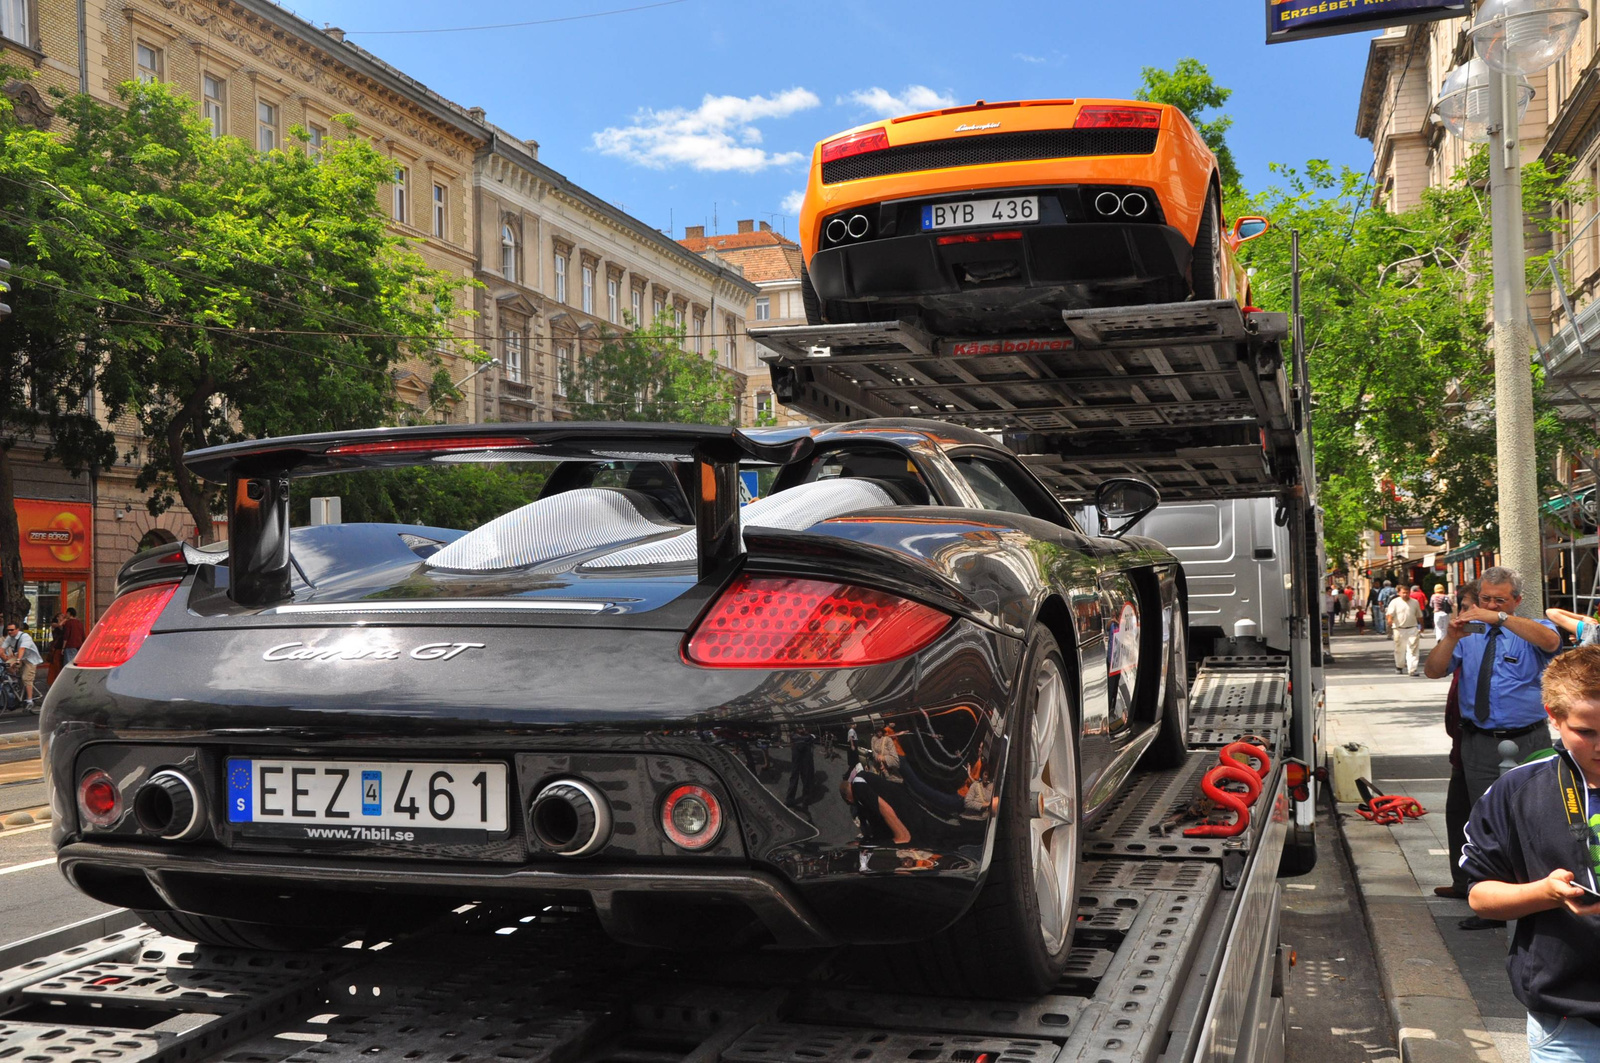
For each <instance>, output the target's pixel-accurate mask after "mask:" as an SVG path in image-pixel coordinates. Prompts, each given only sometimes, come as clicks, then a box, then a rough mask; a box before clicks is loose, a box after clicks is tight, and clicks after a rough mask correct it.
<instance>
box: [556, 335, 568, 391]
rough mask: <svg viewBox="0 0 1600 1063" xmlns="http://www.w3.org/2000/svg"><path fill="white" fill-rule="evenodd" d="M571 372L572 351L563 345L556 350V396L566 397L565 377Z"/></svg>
mask: <svg viewBox="0 0 1600 1063" xmlns="http://www.w3.org/2000/svg"><path fill="white" fill-rule="evenodd" d="M571 372H572V351H571V350H569V349H568V348H567V347H566V346H565V345H562V346H560V347H557V348H556V394H557V395H560V396H562V397H563V398H565V397H566V394H567V375H568V374H569V373H571Z"/></svg>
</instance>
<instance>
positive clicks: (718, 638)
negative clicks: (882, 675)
mask: <svg viewBox="0 0 1600 1063" xmlns="http://www.w3.org/2000/svg"><path fill="white" fill-rule="evenodd" d="M950 620H951V618H950V617H949V616H948V615H947V614H945V613H941V612H939V610H937V609H932V608H929V607H928V606H926V605H922V604H921V603H919V602H913V601H908V600H906V599H905V598H898V597H896V596H894V595H892V594H885V593H884V592H883V591H875V590H870V589H868V588H866V587H854V586H851V585H849V584H846V583H828V582H825V581H823V580H810V579H786V578H782V577H770V576H740V577H739V578H738V579H737V580H735V581H734V582H733V585H732V586H730V587H729V588H728V589H727V590H725V591H723V592H722V597H720V598H718V599H717V601H716V604H715V605H713V606H712V607H711V611H710V612H709V613H707V614H706V617H705V619H704V620H702V621H700V626H699V627H698V628H696V629H695V632H694V635H693V636H692V637H691V638H690V639H689V644H688V646H686V647H685V648H684V656H685V657H687V658H688V660H689V661H690V662H692V663H694V664H702V665H706V666H707V667H711V668H819V667H820V668H845V667H850V666H853V665H863V664H880V663H882V662H884V661H892V660H895V659H896V658H899V657H904V656H905V655H906V654H908V653H915V652H916V651H917V650H920V649H921V648H922V647H924V646H926V645H927V644H928V643H930V642H932V641H933V640H934V639H935V638H936V637H937V636H938V635H939V633H940V632H941V631H943V630H944V629H945V628H946V627H947V626H949V624H950Z"/></svg>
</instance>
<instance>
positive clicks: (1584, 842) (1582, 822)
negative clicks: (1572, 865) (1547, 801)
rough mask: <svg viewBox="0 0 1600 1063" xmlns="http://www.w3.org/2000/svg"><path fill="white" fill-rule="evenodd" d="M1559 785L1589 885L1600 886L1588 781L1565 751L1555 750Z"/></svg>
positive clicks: (1564, 810) (1563, 809)
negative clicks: (1581, 854)
mask: <svg viewBox="0 0 1600 1063" xmlns="http://www.w3.org/2000/svg"><path fill="white" fill-rule="evenodd" d="M1556 785H1557V787H1559V789H1560V790H1561V810H1562V811H1563V812H1565V813H1566V814H1567V830H1568V831H1569V832H1570V833H1571V834H1572V838H1573V840H1574V841H1576V842H1577V843H1578V846H1579V848H1580V850H1581V851H1582V852H1583V867H1584V869H1585V870H1586V871H1588V873H1589V885H1590V886H1591V887H1600V883H1597V882H1596V881H1595V873H1594V867H1595V855H1596V853H1595V850H1596V844H1595V834H1594V828H1593V827H1591V826H1590V825H1589V784H1588V783H1587V782H1585V781H1584V780H1582V779H1579V778H1578V775H1577V773H1576V772H1575V771H1573V770H1572V764H1571V762H1569V761H1568V760H1567V756H1566V754H1565V753H1557V754H1556Z"/></svg>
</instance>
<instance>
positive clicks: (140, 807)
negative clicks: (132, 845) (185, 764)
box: [133, 768, 206, 842]
mask: <svg viewBox="0 0 1600 1063" xmlns="http://www.w3.org/2000/svg"><path fill="white" fill-rule="evenodd" d="M133 818H134V819H136V820H137V821H138V823H139V827H140V829H142V830H144V831H145V832H147V833H149V834H154V835H155V836H156V837H158V838H162V839H164V840H166V841H170V842H181V841H188V840H189V839H191V838H194V837H196V836H197V835H199V833H200V831H201V830H202V829H203V828H204V827H205V825H206V818H205V803H204V802H202V801H201V800H200V793H199V791H198V790H196V789H195V785H194V783H193V782H192V781H191V780H190V779H189V777H188V776H187V775H185V774H184V773H183V772H181V771H175V770H173V769H172V768H163V769H162V770H161V771H158V772H156V773H155V774H154V775H152V776H150V778H149V779H147V780H146V781H145V783H144V785H142V786H140V787H139V788H138V789H137V790H135V791H134V793H133Z"/></svg>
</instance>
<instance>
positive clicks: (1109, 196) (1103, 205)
mask: <svg viewBox="0 0 1600 1063" xmlns="http://www.w3.org/2000/svg"><path fill="white" fill-rule="evenodd" d="M1094 209H1095V210H1097V211H1099V212H1100V213H1101V214H1104V215H1105V216H1106V217H1108V218H1109V217H1110V216H1111V215H1113V214H1115V213H1117V212H1118V211H1119V210H1121V209H1122V197H1121V196H1119V195H1117V194H1116V193H1115V192H1101V193H1100V194H1099V195H1098V196H1095V197H1094Z"/></svg>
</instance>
